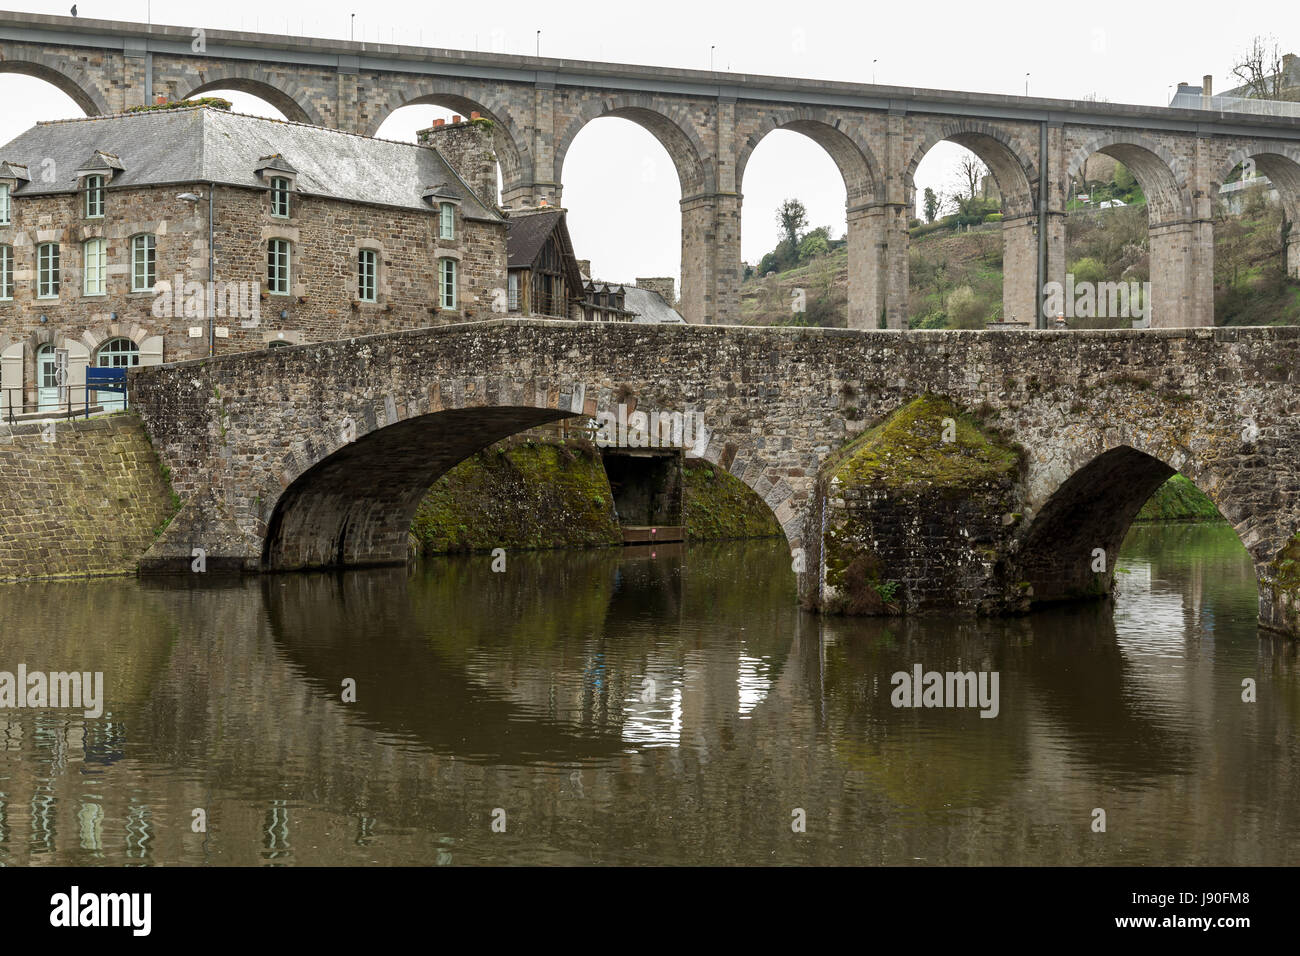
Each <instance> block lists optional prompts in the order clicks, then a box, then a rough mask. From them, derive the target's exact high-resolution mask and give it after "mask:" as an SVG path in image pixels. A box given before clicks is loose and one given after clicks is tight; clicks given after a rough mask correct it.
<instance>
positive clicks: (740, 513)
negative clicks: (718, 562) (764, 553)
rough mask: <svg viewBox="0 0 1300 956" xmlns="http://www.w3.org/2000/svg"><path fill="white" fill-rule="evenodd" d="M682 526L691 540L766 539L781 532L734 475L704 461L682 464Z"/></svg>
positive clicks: (769, 513)
mask: <svg viewBox="0 0 1300 956" xmlns="http://www.w3.org/2000/svg"><path fill="white" fill-rule="evenodd" d="M682 477H683V479H684V489H683V494H682V524H684V525H685V526H686V536H687V537H688V538H690V539H691V540H702V539H720V538H765V537H771V536H775V535H779V534H780V533H781V526H780V525H779V524H777V523H776V516H775V515H773V514H772V509H771V508H769V507H768V506H767V503H766V502H765V501H763V499H762V498H760V497H758V495H756V494H755V493H754V492H753V490H751V489H750V488H749V486H748V485H746V484H745V483H744V482H743V481H741V480H740V479H739V478H736V477H735V476H734V475H731V474H730V473H728V472H726V471H723V470H722V469H720V468H716V467H714V466H713V465H711V464H710V463H709V462H707V461H705V460H704V459H702V458H692V459H688V460H686V461H684V462H683V463H682Z"/></svg>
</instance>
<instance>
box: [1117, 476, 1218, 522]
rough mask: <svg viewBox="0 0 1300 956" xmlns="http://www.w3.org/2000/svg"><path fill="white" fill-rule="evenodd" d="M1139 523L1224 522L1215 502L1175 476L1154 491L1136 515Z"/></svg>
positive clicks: (1182, 478) (1183, 479)
mask: <svg viewBox="0 0 1300 956" xmlns="http://www.w3.org/2000/svg"><path fill="white" fill-rule="evenodd" d="M1136 520H1138V521H1223V520H1224V518H1223V515H1222V514H1220V513H1219V509H1218V508H1216V507H1215V506H1214V502H1213V501H1211V500H1210V499H1209V498H1207V497H1206V496H1205V493H1204V492H1203V491H1201V489H1199V488H1197V487H1196V485H1194V484H1192V481H1191V479H1189V478H1187V477H1185V476H1184V475H1174V476H1173V477H1172V478H1170V479H1169V480H1168V481H1166V482H1165V483H1164V484H1163V485H1161V486H1160V487H1159V488H1157V489H1156V493H1155V494H1153V495H1152V496H1151V497H1150V498H1149V499H1147V503H1146V504H1144V505H1143V506H1142V510H1141V511H1139V512H1138V515H1137V519H1136Z"/></svg>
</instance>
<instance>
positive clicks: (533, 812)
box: [0, 525, 1300, 865]
mask: <svg viewBox="0 0 1300 956" xmlns="http://www.w3.org/2000/svg"><path fill="white" fill-rule="evenodd" d="M490 564H491V559H490V558H489V557H487V556H482V557H477V556H476V557H469V558H449V559H439V560H434V561H430V562H427V563H426V564H425V565H423V566H422V567H421V568H419V569H418V570H417V571H415V572H413V573H411V574H409V575H408V573H407V572H405V571H389V570H384V571H368V572H353V573H348V574H342V575H287V576H275V577H266V578H261V579H247V580H244V581H228V582H225V583H221V582H219V581H210V582H208V583H207V586H205V587H202V588H195V587H193V586H192V583H193V582H192V581H190V580H188V579H185V580H178V581H161V582H159V581H146V582H136V581H124V580H118V581H92V582H77V583H50V584H30V585H18V586H9V587H5V588H4V589H3V590H0V650H2V651H3V654H2V655H0V669H5V670H14V669H16V667H17V664H18V663H19V662H25V663H27V665H28V666H29V667H30V668H33V669H35V668H41V669H45V670H61V669H68V668H71V667H74V666H75V667H77V668H78V669H81V670H103V671H104V672H105V682H106V684H107V688H108V695H107V696H108V705H107V710H106V712H105V714H104V716H103V717H102V718H101V719H98V720H86V719H83V718H81V717H80V716H79V715H71V714H69V713H67V712H52V711H47V712H42V713H35V712H32V711H7V712H0V748H2V749H0V862H3V863H5V864H45V863H59V864H73V865H85V864H96V863H104V864H124V863H153V864H158V863H167V864H177V863H180V864H199V863H214V864H246V865H247V864H268V865H293V864H333V863H339V864H360V863H386V864H481V863H589V862H599V863H638V862H650V863H755V862H757V863H778V864H793V863H848V864H852V863H866V864H876V863H888V864H909V863H925V864H981V863H994V864H1030V863H1041V864H1058V863H1059V864H1068V863H1132V864H1139V863H1140V864H1161V863H1163V864H1182V863H1217V864H1238V863H1294V862H1295V861H1296V859H1297V857H1298V856H1300V851H1298V850H1297V849H1296V847H1297V846H1300V841H1297V839H1296V838H1297V836H1298V835H1300V824H1297V822H1296V820H1297V814H1296V813H1295V807H1296V806H1297V800H1296V798H1297V796H1298V795H1300V794H1297V784H1298V781H1300V773H1298V765H1300V748H1298V747H1297V734H1296V726H1297V716H1298V714H1300V676H1298V675H1297V666H1296V647H1295V644H1294V642H1291V641H1287V640H1284V639H1281V638H1276V637H1270V636H1268V635H1264V634H1261V633H1260V632H1258V631H1257V629H1256V626H1255V611H1256V607H1255V600H1256V599H1255V590H1254V581H1253V576H1252V570H1251V566H1250V562H1249V560H1248V559H1247V557H1246V555H1245V552H1244V551H1243V550H1242V548H1241V546H1240V544H1239V542H1238V541H1237V539H1236V536H1235V535H1234V533H1233V532H1232V530H1231V529H1230V528H1227V527H1226V526H1207V525H1193V526H1183V527H1169V526H1166V527H1159V528H1155V527H1147V528H1139V529H1135V531H1134V532H1133V533H1132V534H1131V535H1130V537H1129V540H1128V542H1127V543H1126V545H1125V549H1124V551H1123V553H1122V555H1121V566H1122V568H1123V571H1122V573H1121V574H1120V576H1119V580H1120V585H1119V589H1118V595H1117V599H1116V602H1115V604H1114V606H1113V607H1111V606H1083V607H1071V608H1062V609H1056V610H1052V611H1049V612H1044V613H1040V614H1036V615H1033V616H1030V617H1027V618H1018V619H1010V620H997V621H970V620H958V619H950V618H943V617H923V618H912V619H905V620H845V619H820V620H819V619H818V618H816V617H814V616H810V615H807V614H805V613H802V612H800V611H799V610H798V609H797V608H796V606H795V594H794V580H793V575H792V574H791V573H790V571H789V556H788V554H787V552H786V549H785V546H784V543H783V542H779V541H778V542H772V541H763V542H749V543H735V544H719V545H697V546H691V547H689V548H682V547H679V546H678V547H674V546H660V547H659V548H658V549H656V550H655V551H653V552H652V551H650V550H649V549H645V550H631V549H628V550H624V551H619V550H606V551H593V552H563V553H561V552H553V553H547V554H534V555H524V554H516V555H512V556H511V557H510V559H509V565H508V571H507V573H506V574H493V573H492V572H491V570H490ZM916 663H920V664H922V665H923V666H924V668H925V669H926V670H927V671H928V670H937V671H955V670H971V669H974V670H980V669H992V670H996V671H998V672H999V673H1000V691H1001V694H1000V697H1001V699H1000V713H999V716H998V717H997V718H996V719H992V720H990V719H981V718H980V717H979V716H978V710H975V709H968V710H946V709H920V710H911V709H895V708H894V707H892V706H891V704H890V693H891V690H892V686H891V682H890V675H891V674H892V673H894V672H895V671H899V670H907V671H910V670H911V668H912V665H913V664H916ZM1246 677H1251V678H1254V679H1255V680H1256V681H1257V682H1258V696H1259V701H1258V703H1255V704H1245V703H1242V701H1241V682H1242V679H1243V678H1246ZM346 678H351V679H353V680H355V681H356V686H357V701H356V703H352V704H345V703H342V702H341V700H340V693H341V684H342V682H343V681H344V679H346ZM1097 807H1100V808H1103V809H1105V810H1106V813H1107V825H1108V826H1107V833H1105V834H1095V833H1092V832H1091V830H1090V823H1091V820H1092V811H1093V809H1094V808H1097ZM194 808H204V809H205V810H206V811H207V813H208V819H209V832H208V833H207V834H195V833H192V832H191V830H190V823H191V811H192V810H193V809H194ZM498 808H499V809H501V810H503V811H504V812H505V826H506V829H505V832H504V833H495V832H493V831H492V826H491V825H492V820H493V812H494V811H495V810H497V809H498ZM796 809H799V810H802V811H804V813H805V814H806V818H807V832H806V833H802V834H797V833H794V832H792V829H791V821H792V819H793V817H792V814H794V812H795V811H796Z"/></svg>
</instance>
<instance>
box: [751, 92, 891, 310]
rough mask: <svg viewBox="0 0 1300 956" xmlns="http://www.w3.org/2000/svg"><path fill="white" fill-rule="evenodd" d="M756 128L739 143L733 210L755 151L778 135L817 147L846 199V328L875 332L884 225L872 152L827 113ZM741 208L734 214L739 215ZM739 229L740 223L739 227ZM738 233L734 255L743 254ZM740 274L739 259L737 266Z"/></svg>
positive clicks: (766, 117)
mask: <svg viewBox="0 0 1300 956" xmlns="http://www.w3.org/2000/svg"><path fill="white" fill-rule="evenodd" d="M756 127H757V128H756V129H755V131H754V132H753V133H751V134H750V135H749V136H747V137H745V139H744V140H743V141H742V142H741V144H740V148H739V150H738V152H737V154H736V160H735V170H736V193H737V205H738V206H741V205H742V203H743V197H744V178H745V170H746V169H747V167H748V165H749V160H750V158H751V157H752V156H753V154H754V151H755V150H757V149H758V148H759V146H760V145H761V144H762V143H763V141H765V140H766V139H767V138H768V136H769V135H770V134H772V133H774V132H776V131H777V130H788V131H790V132H794V133H800V134H801V135H803V136H805V137H807V138H808V139H809V140H811V141H812V142H814V143H816V144H817V145H818V146H820V147H821V148H822V150H823V151H824V152H825V153H826V155H828V156H829V157H830V159H831V161H832V162H833V163H834V164H835V167H836V168H837V169H838V170H839V174H840V178H841V179H842V180H843V183H844V194H845V217H844V218H845V238H846V240H847V245H848V256H849V278H848V315H847V324H848V326H849V328H875V327H876V325H877V323H878V319H877V316H878V314H879V311H880V297H881V294H882V285H881V278H882V277H881V270H880V263H879V255H878V250H879V245H880V242H881V234H882V232H883V225H882V222H881V217H882V215H883V213H884V208H883V206H882V205H881V199H882V194H881V191H882V189H883V184H884V176H883V175H882V173H881V169H880V163H879V161H878V160H877V159H876V156H875V154H874V153H873V152H872V150H871V147H870V146H869V145H868V144H867V142H866V141H865V139H864V138H863V137H862V136H861V135H859V134H858V131H857V130H855V129H852V128H851V127H849V126H848V125H847V124H846V123H845V121H844V119H843V118H842V117H838V116H835V115H834V114H832V113H830V112H829V111H827V110H817V109H796V110H789V111H782V112H764V113H763V114H762V115H761V117H760V118H759V119H758V120H757V123H756ZM740 211H741V210H740V209H738V210H737V213H738V215H739V213H740ZM738 225H743V222H738ZM740 238H741V237H740V232H739V230H737V236H736V255H737V257H739V256H740V255H741V242H740ZM735 267H736V269H737V273H739V270H740V262H739V258H738V259H737V262H736V263H735Z"/></svg>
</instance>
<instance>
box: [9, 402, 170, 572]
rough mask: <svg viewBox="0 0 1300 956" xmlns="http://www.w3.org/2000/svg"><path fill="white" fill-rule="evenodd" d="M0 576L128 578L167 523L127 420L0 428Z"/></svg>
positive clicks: (162, 497) (149, 459) (160, 479)
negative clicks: (0, 477) (124, 575)
mask: <svg viewBox="0 0 1300 956" xmlns="http://www.w3.org/2000/svg"><path fill="white" fill-rule="evenodd" d="M0 470H3V474H4V475H5V481H4V483H3V485H2V486H0V527H3V529H4V530H3V532H0V579H3V580H12V579H15V578H37V577H53V576H59V575H77V576H84V575H93V574H115V573H125V572H132V571H134V570H135V568H136V564H137V562H138V561H139V559H140V557H141V555H143V554H144V553H145V551H146V550H148V548H149V547H150V546H151V545H152V544H153V543H154V541H155V535H156V534H157V533H159V532H160V531H161V530H162V527H163V525H164V524H165V523H166V522H167V520H168V519H169V518H170V517H171V515H172V513H173V506H172V501H171V494H170V488H169V487H168V485H167V481H166V479H165V477H164V476H163V473H162V471H161V468H160V466H159V462H158V456H157V455H155V454H154V451H153V448H152V447H150V445H149V440H148V438H147V436H146V435H145V432H144V429H143V428H142V427H141V426H140V421H139V419H138V418H136V417H135V416H134V415H130V414H124V415H113V416H109V417H105V418H96V419H91V420H90V421H71V422H68V421H56V422H51V423H45V424H29V425H14V426H9V425H4V424H0Z"/></svg>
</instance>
